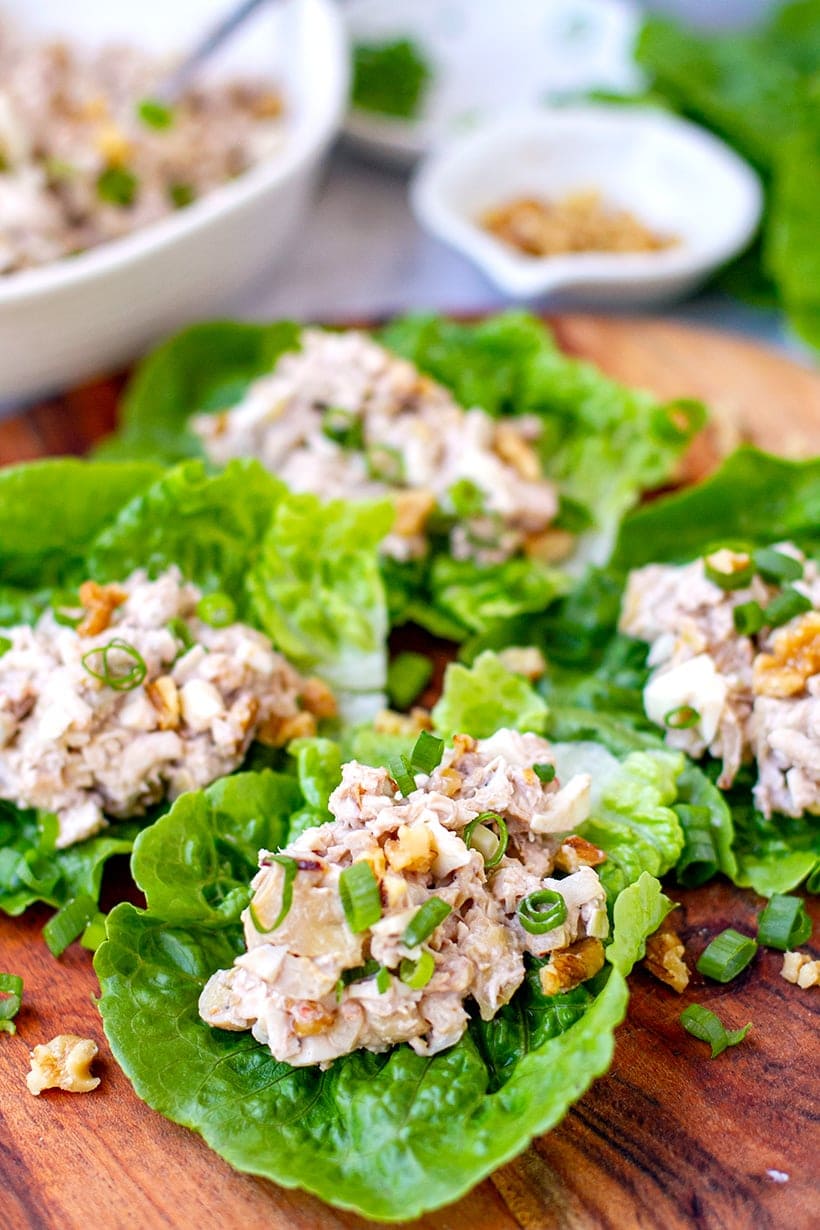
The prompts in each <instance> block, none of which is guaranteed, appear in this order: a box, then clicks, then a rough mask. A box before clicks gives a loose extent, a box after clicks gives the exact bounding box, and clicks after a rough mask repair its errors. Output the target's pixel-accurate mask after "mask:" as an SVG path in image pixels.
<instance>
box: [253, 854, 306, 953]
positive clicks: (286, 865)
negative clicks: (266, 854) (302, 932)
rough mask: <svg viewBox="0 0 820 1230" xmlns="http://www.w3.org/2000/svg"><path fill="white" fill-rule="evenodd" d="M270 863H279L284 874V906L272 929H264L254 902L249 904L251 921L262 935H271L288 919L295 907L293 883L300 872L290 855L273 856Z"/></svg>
mask: <svg viewBox="0 0 820 1230" xmlns="http://www.w3.org/2000/svg"><path fill="white" fill-rule="evenodd" d="M270 862H272V863H278V865H279V866H280V867H281V868H282V871H283V873H284V874H283V879H282V905H281V906H280V909H279V913H278V914H277V915H276V920H275V922H273V923H272V924H271V926H270V927H264V926H263V925H262V922H261V921H260V918H259V915H258V914H257V912H256V910H255V909H254V905H253V902H252V901H251V902H249V903H248V914H249V915H250V920H251V922H252V923H253V925H254V928H255V929H256V930H257V931H258V932H259V934H260V935H269V934H270V932H271V931H275V930H276V929H277V927H281V926H282V923H283V922H284V921H285V919H286V918H287V916H288V914H289V913H290V907H291V906H292V905H293V881H294V880H295V879H296V872H297V871H298V870H299V864H298V863H297V862H296V859H295V858H291V857H290V855H289V854H272V855H271V856H270Z"/></svg>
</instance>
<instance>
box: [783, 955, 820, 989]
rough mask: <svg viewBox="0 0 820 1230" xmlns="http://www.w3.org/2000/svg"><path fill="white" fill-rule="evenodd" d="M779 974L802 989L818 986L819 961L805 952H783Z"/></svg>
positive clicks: (819, 979)
mask: <svg viewBox="0 0 820 1230" xmlns="http://www.w3.org/2000/svg"><path fill="white" fill-rule="evenodd" d="M780 976H781V978H785V979H786V982H791V983H794V984H795V985H796V986H798V987H802V989H803V990H804V991H806V990H808V988H809V987H816V986H820V961H815V960H813V959H812V957H810V956H809V954H808V953H807V952H787V953H784V955H783V967H782V969H781V970H780Z"/></svg>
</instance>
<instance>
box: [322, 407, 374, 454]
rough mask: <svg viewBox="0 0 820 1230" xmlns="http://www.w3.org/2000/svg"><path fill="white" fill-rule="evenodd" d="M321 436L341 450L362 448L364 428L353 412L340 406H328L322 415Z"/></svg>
mask: <svg viewBox="0 0 820 1230" xmlns="http://www.w3.org/2000/svg"><path fill="white" fill-rule="evenodd" d="M322 435H324V436H327V438H328V440H333V442H334V443H335V444H338V445H339V446H340V447H341V448H349V449H362V448H364V428H363V426H362V420H361V418H360V417H359V415H358V414H356V412H355V410H345V409H343V408H342V407H341V406H328V408H327V409H326V410H325V412H324V414H323V415H322Z"/></svg>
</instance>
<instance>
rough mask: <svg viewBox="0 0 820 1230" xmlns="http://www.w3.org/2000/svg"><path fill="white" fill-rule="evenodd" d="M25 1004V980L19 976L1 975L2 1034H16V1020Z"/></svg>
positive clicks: (0, 1024)
mask: <svg viewBox="0 0 820 1230" xmlns="http://www.w3.org/2000/svg"><path fill="white" fill-rule="evenodd" d="M22 1002H23V979H22V978H21V977H20V975H19V974H0V1032H2V1033H7V1034H16V1033H17V1026H16V1025H15V1023H14V1018H15V1017H16V1016H17V1013H18V1012H19V1011H20V1005H21V1004H22Z"/></svg>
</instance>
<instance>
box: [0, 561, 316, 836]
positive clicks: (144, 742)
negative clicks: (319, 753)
mask: <svg viewBox="0 0 820 1230" xmlns="http://www.w3.org/2000/svg"><path fill="white" fill-rule="evenodd" d="M200 597H201V593H200V591H199V590H198V589H197V587H196V586H194V585H190V584H188V583H186V582H184V581H183V580H182V577H181V576H180V573H179V571H178V570H177V569H176V568H172V569H169V570H168V571H167V572H165V573H163V574H162V575H161V576H160V577H158V578H157V579H156V580H153V581H151V580H148V578H147V577H146V575H145V573H144V572H135V573H134V574H133V575H132V576H131V577H130V578H129V579H128V580H127V581H125V582H124V583H123V585H122V586H121V587H116V588H115V587H111V586H105V587H103V586H97V585H95V584H94V583H88V582H87V583H86V584H85V585H84V586H83V587H82V592H81V599H84V609H85V611H86V613H87V614H86V617H85V618H84V619H83V620H82V621H81V622H80V624H79V626H78V627H77V628H76V629H75V628H73V627H69V626H63V625H62V624H60V623H58V622H57V620H56V618H55V615H54V613H53V612H51V611H47V612H46V613H45V614H44V615H43V616H42V617H41V618H40V620H39V621H38V623H37V625H36V626H35V627H33V628H32V627H29V626H27V625H20V626H17V627H13V628H8V629H2V633H3V635H4V636H6V637H7V638H8V639H9V640H10V641H11V647H10V648H9V649H8V650H7V651H6V653H4V654H3V656H2V657H0V798H3V799H9V800H11V801H12V802H14V803H16V804H17V806H18V807H24V808H40V809H42V810H44V811H47V812H54V813H55V814H56V815H57V818H58V820H59V823H60V831H59V836H58V841H57V844H58V845H59V846H61V847H62V846H67V845H70V844H72V843H73V842H76V841H80V840H82V839H83V838H85V837H88V836H90V835H91V834H92V833H94V832H96V831H97V830H98V829H100V828H102V827H103V826H104V825H105V824H106V822H107V821H106V817H112V818H124V817H128V816H134V815H142V814H143V813H144V812H145V810H146V809H147V808H148V807H150V806H152V805H153V804H155V803H158V802H160V801H161V800H162V799H164V798H169V799H175V798H176V797H177V796H178V795H180V794H182V793H183V792H184V791H186V790H195V789H197V788H200V787H202V786H206V785H208V784H209V783H210V782H212V781H215V780H216V779H217V778H218V777H222V776H224V775H225V774H226V773H231V772H233V770H234V769H236V768H238V766H239V765H240V764H241V763H242V760H243V759H244V757H245V754H246V752H247V750H248V747H249V746H250V743H251V742H252V740H253V739H254V738H261V737H262V735H263V732H269V731H270V730H271V729H273V730H274V731H275V736H276V741H277V742H278V743H285V742H287V741H288V740H289V739H290V738H293V737H296V736H297V735H300V734H313V733H315V731H316V718H315V717H314V715H313V713H310V712H308V711H307V709H305V710H300V708H299V700H300V696H303V697H304V701H305V703H306V704H308V705H312V706H313V708H314V709H316V708H318V709H319V710H320V711H321V712H323V713H327V712H329V711H330V710H331V707H332V698H331V697H330V694H329V693H328V692H327V689H326V688H325V687H324V685H323V684H321V685H320V684H318V682H317V681H315V680H308V681H303V680H302V679H301V678H300V676H299V675H298V674H297V673H296V671H295V670H294V669H293V668H292V667H291V666H290V665H289V664H288V663H287V662H286V661H285V660H284V658H282V657H281V656H280V655H279V654H277V653H275V652H274V650H273V649H272V647H271V644H270V642H269V640H268V639H267V637H265V636H263V634H262V633H261V632H257V631H256V630H255V629H253V628H250V627H248V626H247V625H245V624H241V623H233V624H230V625H229V626H227V627H223V628H213V627H211V626H210V625H208V624H206V623H204V622H203V621H202V620H201V619H199V617H198V616H197V614H196V607H197V603H198V601H199V599H200ZM98 612H104V613H105V619H106V622H105V624H104V626H100V624H99V619H98V618H97V614H96V613H98ZM90 621H91V622H90ZM180 626H181V627H183V628H184V631H185V635H186V640H187V639H189V640H190V642H191V644H190V647H188V648H186V646H185V645H184V644H182V642H181V641H180V639H179V635H178V633H179V628H180ZM84 627H85V628H86V629H88V628H89V627H92V628H97V629H98V630H97V631H87V630H86V631H85V632H84V631H83V630H82V629H83V628H84ZM175 629H176V630H175ZM123 647H124V648H123Z"/></svg>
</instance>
